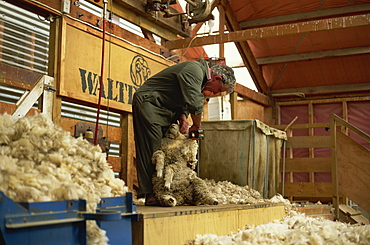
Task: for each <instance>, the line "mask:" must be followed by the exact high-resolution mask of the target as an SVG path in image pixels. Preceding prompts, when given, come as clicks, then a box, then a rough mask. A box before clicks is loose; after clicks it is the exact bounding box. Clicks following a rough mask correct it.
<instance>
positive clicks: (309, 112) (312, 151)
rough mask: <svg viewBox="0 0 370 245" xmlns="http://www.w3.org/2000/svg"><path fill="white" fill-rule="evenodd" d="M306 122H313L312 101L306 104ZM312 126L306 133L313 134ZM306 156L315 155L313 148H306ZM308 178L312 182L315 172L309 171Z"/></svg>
mask: <svg viewBox="0 0 370 245" xmlns="http://www.w3.org/2000/svg"><path fill="white" fill-rule="evenodd" d="M308 123H309V124H313V123H314V121H313V104H312V102H311V103H309V104H308ZM314 132H315V130H314V128H309V129H308V135H309V136H314ZM308 157H309V158H314V157H315V148H312V147H311V148H309V149H308ZM308 178H309V182H310V183H313V182H315V173H314V172H309V173H308Z"/></svg>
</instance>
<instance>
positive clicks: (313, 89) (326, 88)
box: [271, 83, 370, 97]
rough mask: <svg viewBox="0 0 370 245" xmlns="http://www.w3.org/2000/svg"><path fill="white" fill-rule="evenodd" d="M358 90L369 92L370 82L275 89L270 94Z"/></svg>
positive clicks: (326, 92)
mask: <svg viewBox="0 0 370 245" xmlns="http://www.w3.org/2000/svg"><path fill="white" fill-rule="evenodd" d="M358 91H365V92H370V83H357V84H343V85H330V86H315V87H302V88H289V89H276V90H274V91H273V93H272V94H271V95H272V96H274V97H277V96H282V95H289V94H297V95H298V94H302V95H303V96H304V95H305V94H329V93H349V92H358Z"/></svg>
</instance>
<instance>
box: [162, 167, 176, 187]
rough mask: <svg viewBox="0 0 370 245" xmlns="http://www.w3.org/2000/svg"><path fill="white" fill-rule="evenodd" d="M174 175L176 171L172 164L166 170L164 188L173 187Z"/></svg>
mask: <svg viewBox="0 0 370 245" xmlns="http://www.w3.org/2000/svg"><path fill="white" fill-rule="evenodd" d="M174 175H175V171H173V169H172V168H171V167H170V166H168V167H167V168H166V169H165V172H164V188H165V189H167V190H169V189H170V188H171V184H172V180H173V176H174Z"/></svg>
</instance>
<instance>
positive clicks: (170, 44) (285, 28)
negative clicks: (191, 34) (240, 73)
mask: <svg viewBox="0 0 370 245" xmlns="http://www.w3.org/2000/svg"><path fill="white" fill-rule="evenodd" d="M368 25H370V14H361V15H355V16H345V17H337V18H329V19H322V20H312V21H304V22H298V23H292V24H284V25H277V26H268V27H261V28H253V29H248V30H241V31H233V32H230V33H225V34H221V35H209V36H204V37H197V38H184V39H179V40H174V41H167V42H166V47H167V48H168V49H182V48H187V47H197V46H204V45H210V44H217V43H226V42H241V41H246V40H254V39H263V38H272V37H280V36H285V35H294V34H303V33H310V32H318V31H329V30H336V29H344V28H351V27H360V26H368Z"/></svg>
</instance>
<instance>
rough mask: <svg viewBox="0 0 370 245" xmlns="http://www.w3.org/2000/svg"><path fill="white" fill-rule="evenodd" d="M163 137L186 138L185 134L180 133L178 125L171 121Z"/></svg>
mask: <svg viewBox="0 0 370 245" xmlns="http://www.w3.org/2000/svg"><path fill="white" fill-rule="evenodd" d="M165 137H166V138H169V139H176V140H180V139H186V135H185V134H182V133H180V126H179V125H178V124H176V123H172V124H171V125H170V127H169V128H168V130H167V132H166V134H165Z"/></svg>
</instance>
